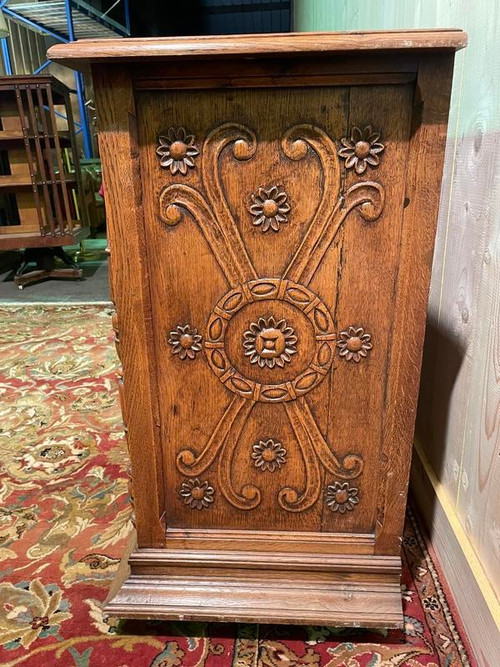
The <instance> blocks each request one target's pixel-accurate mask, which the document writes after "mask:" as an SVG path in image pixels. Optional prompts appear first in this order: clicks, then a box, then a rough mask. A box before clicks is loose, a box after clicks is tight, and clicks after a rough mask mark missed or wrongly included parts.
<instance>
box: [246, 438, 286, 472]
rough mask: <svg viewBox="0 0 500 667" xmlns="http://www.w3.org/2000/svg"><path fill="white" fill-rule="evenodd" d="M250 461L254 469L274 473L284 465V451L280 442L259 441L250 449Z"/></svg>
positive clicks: (270, 440)
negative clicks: (251, 460)
mask: <svg viewBox="0 0 500 667" xmlns="http://www.w3.org/2000/svg"><path fill="white" fill-rule="evenodd" d="M252 459H253V462H254V465H255V467H256V468H259V469H260V470H263V471H264V470H269V472H274V471H275V470H276V469H277V468H281V467H282V466H284V465H285V463H286V449H285V448H284V447H283V445H282V444H281V442H275V441H274V440H273V439H272V438H270V439H269V440H260V441H259V442H258V443H257V444H255V445H254V446H253V448H252Z"/></svg>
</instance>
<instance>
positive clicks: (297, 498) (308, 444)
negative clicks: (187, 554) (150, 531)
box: [159, 123, 385, 512]
mask: <svg viewBox="0 0 500 667" xmlns="http://www.w3.org/2000/svg"><path fill="white" fill-rule="evenodd" d="M358 135H359V136H358ZM175 138H176V139H177V137H175ZM378 139H379V137H378V136H376V135H373V133H372V132H371V129H370V131H369V132H368V134H367V136H366V137H365V136H364V133H363V132H361V131H359V130H357V132H355V131H354V130H353V133H352V136H351V138H350V139H345V141H344V142H343V143H342V147H341V150H343V149H349V154H348V155H341V157H344V158H345V159H346V162H347V161H348V162H349V168H350V167H354V166H356V171H357V172H358V173H363V172H364V171H365V170H366V166H367V165H368V164H371V166H376V164H377V163H378V159H379V158H378V157H376V156H377V154H378V153H380V152H381V151H382V150H383V149H384V147H383V145H382V144H379V143H378ZM186 141H187V138H186ZM186 141H184V143H186ZM363 141H364V142H365V143H367V144H368V149H367V147H366V146H363V145H360V146H357V145H356V144H358V142H363ZM188 143H189V142H188ZM257 144H258V142H257V137H256V135H255V132H254V131H253V130H251V129H250V128H248V127H246V126H244V125H241V124H238V123H224V124H222V125H219V126H217V127H216V128H214V129H213V130H212V131H211V132H209V133H208V134H207V136H206V137H205V139H204V141H203V148H202V154H203V169H201V170H200V177H201V185H202V188H199V189H198V188H193V187H191V186H189V185H187V184H184V183H173V184H170V185H167V186H166V187H165V188H163V190H162V192H161V194H160V198H159V214H160V215H159V218H160V219H161V220H162V221H163V222H164V223H166V224H168V225H177V224H178V223H179V222H180V221H181V220H182V219H183V218H184V216H185V214H186V213H188V214H189V216H190V217H189V219H190V220H192V221H193V222H194V223H195V224H196V225H197V226H198V228H199V229H200V231H201V232H202V234H203V236H204V238H205V239H206V241H207V243H208V246H209V248H210V250H211V252H212V253H213V255H214V257H215V259H216V260H217V263H218V265H219V266H220V267H221V270H222V272H223V273H224V276H225V278H226V280H227V282H228V285H229V291H228V292H227V293H226V294H224V295H223V296H221V298H220V299H219V301H218V302H217V304H216V305H215V306H214V309H213V311H212V313H211V314H210V316H209V320H208V324H207V327H206V333H205V336H204V348H205V353H206V356H207V360H208V363H209V366H210V368H211V370H212V371H213V372H214V373H215V375H216V376H217V377H218V378H219V380H220V381H221V382H222V383H223V385H224V386H225V387H226V388H227V389H228V390H230V391H231V392H233V398H232V400H231V402H230V403H229V405H227V407H226V408H225V410H224V413H223V414H221V416H220V419H219V421H218V422H217V425H216V427H215V429H214V430H213V432H212V433H211V435H210V437H209V438H208V439H207V440H206V441H204V442H201V443H197V444H195V445H193V447H192V448H191V447H189V448H186V449H183V450H181V451H179V453H178V455H177V459H176V466H177V470H178V471H179V472H180V473H181V474H182V475H185V476H186V477H188V478H189V479H191V480H193V484H192V487H186V488H185V493H186V494H187V495H184V496H183V497H184V498H187V499H188V500H187V501H186V502H188V503H189V502H190V500H189V499H190V498H191V497H192V493H191V488H194V486H196V488H197V489H200V486H201V483H200V482H199V480H200V476H201V475H203V474H204V472H205V471H206V470H208V469H209V468H210V467H211V466H213V465H214V464H215V466H216V469H217V478H218V489H219V490H220V493H221V494H222V495H223V496H224V498H225V499H226V500H227V502H229V503H230V504H231V505H232V506H233V507H235V508H237V509H239V510H253V509H255V508H256V507H258V506H259V504H260V502H261V495H262V494H261V490H260V489H259V488H258V487H257V486H255V485H253V484H249V483H248V484H244V485H242V486H240V485H239V484H238V485H235V476H234V470H233V467H234V453H235V447H236V444H237V443H238V442H239V441H240V437H241V434H242V432H243V429H244V428H245V425H246V423H247V421H248V419H249V418H250V416H251V414H252V411H253V409H254V407H255V406H256V404H257V403H258V402H265V403H267V404H268V405H272V404H273V403H280V404H281V405H282V406H283V407H284V409H285V412H286V415H287V417H288V420H289V422H290V425H291V428H292V430H293V432H294V435H295V437H296V440H297V443H298V447H299V449H300V452H301V455H302V461H303V467H304V476H303V481H301V482H300V483H299V484H297V485H294V480H293V479H290V480H289V484H288V485H286V486H284V488H282V489H280V491H279V493H278V498H277V499H278V504H279V506H280V507H281V509H283V510H285V511H287V512H303V511H305V510H307V509H308V508H310V507H312V506H313V505H314V504H315V503H316V502H317V500H318V499H319V497H320V494H321V468H320V466H322V467H323V468H324V469H325V470H326V471H327V472H328V473H329V474H331V475H332V476H334V478H340V479H343V480H352V479H355V478H357V477H358V476H359V475H361V473H362V471H363V468H364V461H363V458H362V457H361V456H360V455H359V454H356V453H354V452H353V453H348V454H346V455H344V456H338V455H337V454H336V453H335V448H334V443H330V442H327V440H326V438H325V437H324V435H323V433H322V431H321V429H320V428H319V426H318V424H317V421H316V417H315V416H314V414H313V412H312V411H311V408H310V405H309V402H308V398H307V396H306V394H307V393H308V392H310V391H311V390H312V389H314V387H316V386H317V385H318V384H319V383H320V382H322V381H323V380H324V379H325V378H327V377H329V370H330V368H331V365H332V363H333V358H334V350H335V346H336V341H337V340H338V338H337V336H336V332H335V326H334V323H333V320H332V317H331V314H330V312H329V309H328V308H327V307H326V305H325V304H324V303H323V302H322V300H321V298H320V297H319V296H318V295H316V294H314V293H313V292H311V290H310V289H309V288H308V286H309V284H310V283H311V281H312V279H313V277H314V275H315V273H316V271H317V269H318V267H319V266H320V264H321V262H322V260H323V258H324V256H325V254H326V253H327V252H328V249H329V248H330V247H331V245H332V243H334V241H335V238H336V236H337V234H338V232H339V230H340V229H341V227H342V225H343V224H344V223H345V221H346V219H347V218H348V217H353V216H352V215H351V213H352V212H354V211H356V213H357V215H358V216H359V217H360V218H362V219H363V220H364V221H365V222H369V223H371V222H374V221H376V220H377V219H378V218H379V216H380V215H381V213H382V210H383V208H384V204H385V190H384V187H383V185H381V184H379V183H376V182H374V181H368V180H367V181H358V182H356V183H354V184H353V185H351V186H350V187H349V188H348V189H347V190H346V191H345V192H343V195H342V196H340V182H341V168H340V162H339V160H338V159H333V158H334V157H336V155H337V153H338V147H337V146H336V144H335V143H334V141H333V140H332V139H331V138H330V137H329V136H328V134H327V133H326V132H325V131H324V130H323V129H321V128H318V127H315V126H313V125H310V124H298V125H294V126H292V127H290V128H289V129H288V130H286V132H285V133H284V134H283V136H282V138H281V142H280V148H281V152H282V153H283V155H284V156H285V158H286V159H288V160H291V161H293V162H300V161H301V160H304V159H308V158H309V157H310V156H311V155H312V154H314V155H315V156H316V158H317V161H318V164H319V169H318V179H317V182H318V186H319V203H318V205H317V207H316V211H315V212H314V214H313V216H312V219H311V222H310V224H309V226H308V229H307V230H306V232H305V235H304V237H303V239H302V241H301V242H300V244H298V246H297V247H296V248H295V249H291V250H292V255H291V257H290V260H289V263H288V265H287V266H286V267H285V269H284V272H283V274H282V276H281V277H280V278H276V277H274V278H273V277H271V278H270V277H265V276H260V275H259V273H258V271H257V269H256V267H255V266H254V263H253V261H252V258H251V257H250V255H249V254H248V251H247V248H246V246H245V243H244V241H243V239H242V237H241V234H240V231H239V226H238V224H237V220H236V218H235V215H234V213H233V211H232V210H231V206H230V203H229V202H228V200H227V196H226V192H225V189H224V187H223V183H222V178H221V169H220V160H221V156H222V154H223V153H224V154H226V155H228V156H230V155H231V153H232V156H233V158H234V159H235V160H237V161H239V162H241V161H247V160H251V159H253V158H254V156H255V154H256V151H257ZM167 148H169V145H168V146H167ZM193 148H194V150H197V148H196V147H195V146H194V144H193ZM363 149H364V153H363ZM356 151H357V154H356ZM169 152H170V149H169ZM190 157H191V156H190ZM193 157H194V156H193ZM349 158H351V159H349ZM369 158H370V159H369ZM167 160H168V156H167V155H165V162H166V161H167ZM171 164H172V163H169V164H168V165H167V164H165V166H167V167H168V166H170V165H171ZM188 166H189V165H188ZM185 169H186V171H187V167H186V168H185ZM283 195H285V197H284V198H283ZM257 198H258V200H257ZM266 202H269V203H268V204H267V206H266V210H264V204H265V203H266ZM273 202H274V205H273V208H271V204H272V203H273ZM251 206H255V208H254V209H253V210H250V213H251V214H252V215H253V216H254V220H255V222H256V223H257V221H258V220H259V222H258V223H257V224H256V226H260V227H261V229H262V230H263V231H264V228H265V230H266V231H267V230H269V229H272V230H273V231H278V230H279V224H281V222H286V220H280V219H278V218H277V216H278V215H280V216H284V217H285V218H286V217H287V213H288V212H289V208H288V202H287V199H286V193H284V192H281V191H280V190H279V188H278V187H277V186H275V185H274V186H271V187H270V188H267V189H262V192H261V191H260V189H259V190H258V191H257V193H255V199H253V200H252V204H251ZM276 206H277V208H278V210H277V213H276V215H272V214H273V213H274V209H275V208H276ZM280 207H281V211H280V210H279V209H280ZM283 207H284V208H283ZM285 209H286V210H285ZM273 219H274V220H275V222H277V223H279V224H278V225H277V229H276V224H275V225H274V226H273V225H272V221H273ZM267 221H268V222H267ZM264 223H266V224H265V225H264ZM257 301H266V303H265V304H264V305H265V307H266V310H267V308H269V309H270V312H274V311H273V310H272V308H273V306H274V305H278V306H279V304H280V302H287V303H288V304H290V306H292V307H294V308H296V309H298V310H299V311H301V312H302V313H303V314H304V315H305V316H306V317H307V319H308V320H309V322H310V325H311V335H312V336H313V337H314V351H313V357H312V359H311V361H310V364H309V365H308V366H307V368H305V369H304V370H303V371H302V372H300V373H298V374H297V376H296V377H294V378H291V379H289V380H287V381H279V382H277V383H276V384H266V383H265V382H258V381H256V380H254V379H252V378H250V377H245V376H243V375H242V373H241V372H240V371H239V370H238V369H237V368H235V367H234V366H233V364H232V363H231V360H230V359H229V357H228V354H227V350H226V345H227V342H226V332H227V331H228V327H230V326H231V320H232V318H233V317H234V316H235V314H236V313H238V312H240V311H241V309H242V308H245V307H246V306H247V305H249V304H252V303H255V302H257ZM233 324H234V321H233ZM257 324H258V323H257ZM268 324H270V322H269V323H268V322H265V326H264V328H270V327H269V326H268ZM295 326H296V327H297V326H298V325H295ZM260 328H261V327H259V329H260ZM273 328H275V329H277V328H278V327H277V326H276V322H275V326H274V327H273ZM286 328H287V327H286V326H285V329H286ZM279 331H281V329H279ZM183 333H184V332H183ZM281 333H283V332H282V331H281ZM251 334H252V336H254V338H255V341H254V340H248V342H249V346H248V348H246V349H247V350H250V349H251V348H254V349H255V350H256V351H257V348H256V345H255V343H256V340H257V332H252V331H251ZM291 335H292V336H293V335H294V332H292V333H291ZM364 335H365V334H364V332H362V333H361V339H362V345H361V348H362V349H363V350H364V351H365V352H366V350H367V349H369V347H370V346H371V344H370V341H369V340H367V339H363V336H364ZM179 340H180V339H179ZM346 340H347V339H346ZM244 341H245V342H247V340H246V339H244ZM342 341H344V339H343V338H341V341H340V342H342ZM197 342H199V341H196V343H197ZM367 343H368V344H370V345H369V346H368V345H367ZM293 345H295V343H293ZM273 346H274V347H275V348H276V347H277V344H276V343H273ZM351 346H352V345H351ZM263 347H264V346H263ZM345 347H346V348H347V346H345ZM339 349H340V350H341V351H342V349H343V348H342V345H340V346H339ZM179 352H180V350H179ZM347 352H351V351H350V350H347ZM347 352H346V353H345V355H342V356H347ZM252 354H253V352H251V353H250V354H248V356H252ZM358 354H359V356H360V357H361V356H363V355H361V354H360V353H359V352H358ZM274 358H275V359H276V358H279V357H278V355H276V357H274ZM353 358H354V354H353ZM254 363H257V364H258V363H259V361H258V358H257V359H256V361H255V362H254ZM285 363H286V360H285ZM275 364H276V362H275ZM265 366H266V367H267V362H266V363H265ZM259 444H260V443H259ZM254 460H255V459H254ZM208 488H209V487H208V485H207V489H208ZM210 488H211V487H210ZM345 488H346V489H347V498H346V500H345V501H344V500H343V498H344V495H345V494H344V495H342V493H340V495H338V492H344V490H345V489H344V487H343V486H340V485H339V488H338V489H337V488H336V487H335V485H332V489H331V490H329V496H328V497H329V498H330V496H332V498H333V502H334V503H336V504H337V505H338V508H333V504H332V509H333V510H334V511H341V510H340V507H343V508H344V511H346V510H347V509H349V508H350V507H348V506H347V505H348V504H349V505H350V506H351V505H352V506H354V505H355V504H356V501H355V500H353V499H354V498H357V490H356V494H355V493H354V490H351V487H349V484H348V483H346V486H345ZM197 493H198V494H201V492H200V491H197ZM209 498H210V499H212V498H213V494H209ZM206 502H210V500H206Z"/></svg>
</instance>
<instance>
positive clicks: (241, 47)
mask: <svg viewBox="0 0 500 667" xmlns="http://www.w3.org/2000/svg"><path fill="white" fill-rule="evenodd" d="M466 45H467V34H466V33H465V32H464V31H463V30H455V29H449V30H448V29H446V30H400V31H396V30H388V31H372V32H301V33H276V34H258V35H248V34H247V35H227V36H218V35H204V36H199V37H152V38H128V39H82V40H78V41H76V42H72V43H70V44H56V45H55V46H52V47H51V48H50V49H49V50H48V53H47V57H48V58H49V59H50V60H53V61H55V62H58V63H61V64H63V65H66V66H67V67H73V68H79V67H81V66H82V65H85V64H88V63H91V62H101V63H115V62H127V61H131V60H134V61H142V62H146V61H169V60H170V61H175V60H176V59H178V58H182V59H192V60H199V59H203V58H210V59H214V58H245V59H246V58H258V57H269V56H300V55H304V56H313V55H315V54H328V55H335V54H342V53H349V52H360V51H361V52H366V53H369V52H373V53H375V52H376V53H381V52H386V53H387V52H389V53H390V52H394V51H404V52H420V51H425V50H436V49H437V50H442V51H443V50H444V51H457V50H458V49H461V48H463V47H464V46H466Z"/></svg>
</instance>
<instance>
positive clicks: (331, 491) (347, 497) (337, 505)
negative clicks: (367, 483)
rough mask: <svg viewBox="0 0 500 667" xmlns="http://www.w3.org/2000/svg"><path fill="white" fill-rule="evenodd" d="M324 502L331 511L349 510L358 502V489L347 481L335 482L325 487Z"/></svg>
mask: <svg viewBox="0 0 500 667" xmlns="http://www.w3.org/2000/svg"><path fill="white" fill-rule="evenodd" d="M325 502H326V504H327V506H328V507H329V508H330V509H331V510H332V512H340V514H344V513H345V512H350V511H352V510H353V509H354V508H355V507H356V505H357V504H358V503H359V489H357V488H356V487H355V486H350V485H349V483H348V482H342V483H341V482H335V483H334V484H330V486H328V487H327V488H326V492H325Z"/></svg>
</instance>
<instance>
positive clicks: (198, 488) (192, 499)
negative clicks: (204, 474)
mask: <svg viewBox="0 0 500 667" xmlns="http://www.w3.org/2000/svg"><path fill="white" fill-rule="evenodd" d="M214 493H215V490H214V488H213V487H212V486H210V484H209V483H208V482H207V481H204V482H202V481H200V480H199V479H198V478H196V479H188V480H187V481H185V482H183V483H182V485H181V488H180V491H179V494H180V496H181V498H182V499H183V501H184V504H185V505H187V506H188V507H190V508H191V509H194V510H202V509H206V508H207V507H209V506H210V505H211V503H213V502H214Z"/></svg>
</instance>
